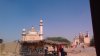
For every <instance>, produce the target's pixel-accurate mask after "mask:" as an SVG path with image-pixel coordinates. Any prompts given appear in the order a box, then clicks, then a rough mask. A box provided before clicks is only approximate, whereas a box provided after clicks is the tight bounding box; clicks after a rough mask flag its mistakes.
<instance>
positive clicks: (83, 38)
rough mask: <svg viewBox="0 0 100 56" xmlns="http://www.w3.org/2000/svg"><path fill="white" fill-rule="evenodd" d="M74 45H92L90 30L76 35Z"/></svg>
mask: <svg viewBox="0 0 100 56" xmlns="http://www.w3.org/2000/svg"><path fill="white" fill-rule="evenodd" d="M72 46H73V47H77V46H83V47H89V46H90V36H89V34H88V32H86V33H85V34H84V33H79V36H75V38H74V40H73V42H72Z"/></svg>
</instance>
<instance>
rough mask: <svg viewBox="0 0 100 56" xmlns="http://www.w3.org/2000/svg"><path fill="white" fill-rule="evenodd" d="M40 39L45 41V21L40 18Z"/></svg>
mask: <svg viewBox="0 0 100 56" xmlns="http://www.w3.org/2000/svg"><path fill="white" fill-rule="evenodd" d="M39 26H40V38H41V40H43V20H42V18H40V25H39Z"/></svg>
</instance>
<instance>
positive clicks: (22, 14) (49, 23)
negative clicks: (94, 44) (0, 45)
mask: <svg viewBox="0 0 100 56" xmlns="http://www.w3.org/2000/svg"><path fill="white" fill-rule="evenodd" d="M40 17H42V18H43V21H44V36H45V37H44V38H46V37H48V36H62V37H65V38H67V39H69V40H73V38H74V36H75V35H78V34H79V32H83V33H85V32H86V31H88V32H89V34H90V36H92V35H93V30H92V22H91V14H90V5H89V0H0V38H2V39H4V40H7V41H10V40H18V39H20V38H21V32H22V29H23V28H26V29H30V28H31V27H32V26H34V27H35V29H36V30H37V31H39V20H40Z"/></svg>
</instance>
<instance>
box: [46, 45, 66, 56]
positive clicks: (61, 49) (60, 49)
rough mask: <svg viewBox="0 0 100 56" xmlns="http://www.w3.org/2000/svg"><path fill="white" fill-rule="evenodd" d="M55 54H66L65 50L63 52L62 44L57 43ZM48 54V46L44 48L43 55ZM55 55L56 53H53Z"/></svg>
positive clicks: (63, 55) (59, 55) (61, 55)
mask: <svg viewBox="0 0 100 56" xmlns="http://www.w3.org/2000/svg"><path fill="white" fill-rule="evenodd" d="M57 54H58V55H57V56H65V55H66V56H67V52H65V50H64V47H63V46H62V45H59V46H58V47H57ZM47 55H48V47H46V48H45V56H47ZM55 56H56V55H55Z"/></svg>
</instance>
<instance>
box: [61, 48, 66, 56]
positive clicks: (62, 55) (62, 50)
mask: <svg viewBox="0 0 100 56" xmlns="http://www.w3.org/2000/svg"><path fill="white" fill-rule="evenodd" d="M60 52H61V56H65V55H67V52H65V51H64V48H63V47H61V50H60Z"/></svg>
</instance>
